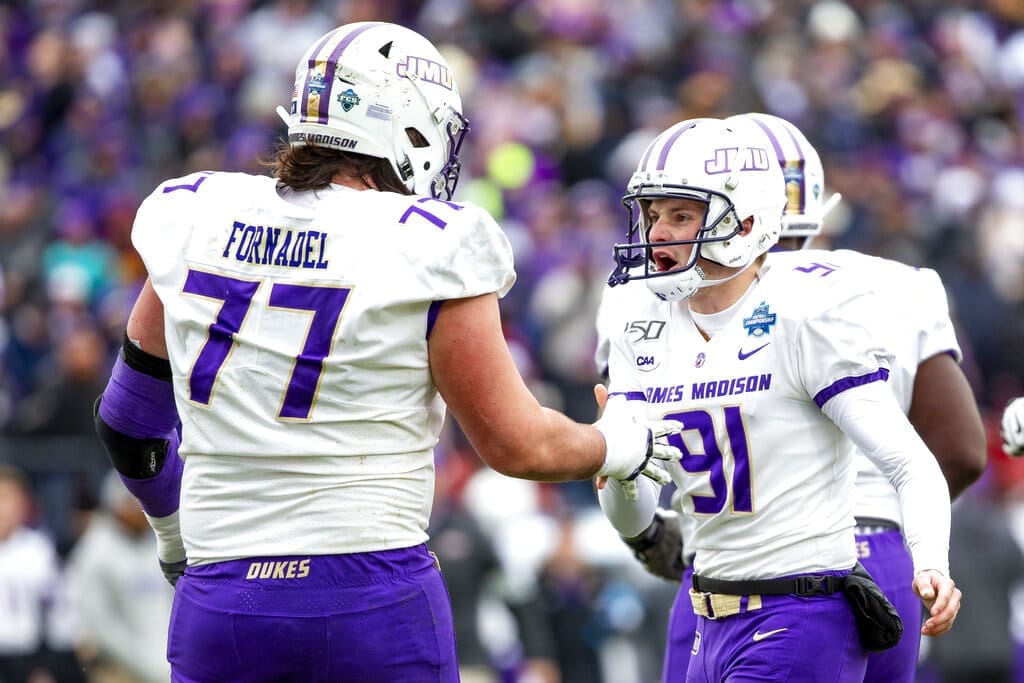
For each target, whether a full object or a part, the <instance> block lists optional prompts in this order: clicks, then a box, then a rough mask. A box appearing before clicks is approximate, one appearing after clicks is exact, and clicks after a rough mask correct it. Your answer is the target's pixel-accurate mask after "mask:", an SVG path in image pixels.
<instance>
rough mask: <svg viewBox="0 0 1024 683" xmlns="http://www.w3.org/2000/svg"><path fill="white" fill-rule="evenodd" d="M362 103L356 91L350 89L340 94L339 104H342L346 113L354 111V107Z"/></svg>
mask: <svg viewBox="0 0 1024 683" xmlns="http://www.w3.org/2000/svg"><path fill="white" fill-rule="evenodd" d="M361 101H362V99H361V98H360V97H359V95H357V94H356V91H355V90H353V89H352V88H349V89H348V90H346V91H345V92H340V93H338V102H339V103H340V104H341V108H342V109H344V110H345V111H352V107H354V106H356V105H357V104H359V103H360V102H361Z"/></svg>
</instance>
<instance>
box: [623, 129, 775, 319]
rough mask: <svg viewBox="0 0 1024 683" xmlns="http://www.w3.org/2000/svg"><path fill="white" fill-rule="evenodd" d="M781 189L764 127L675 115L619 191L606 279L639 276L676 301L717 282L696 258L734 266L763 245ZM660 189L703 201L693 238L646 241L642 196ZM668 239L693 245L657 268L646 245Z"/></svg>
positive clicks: (661, 193) (768, 241)
mask: <svg viewBox="0 0 1024 683" xmlns="http://www.w3.org/2000/svg"><path fill="white" fill-rule="evenodd" d="M783 189H784V186H783V178H782V171H781V169H780V168H779V165H778V164H777V163H775V161H774V156H773V152H772V150H771V149H770V147H769V146H768V144H767V142H766V140H765V138H764V136H763V135H753V134H751V132H750V130H749V128H747V127H737V126H733V125H730V124H729V123H727V122H725V121H722V120H720V119H711V118H705V119H690V120H687V121H682V122H680V123H677V124H676V125H674V126H672V127H671V128H669V129H667V130H666V131H664V132H663V133H661V135H659V136H658V137H657V138H655V140H654V142H652V143H651V144H650V145H649V146H648V147H647V150H646V151H645V152H644V155H643V157H642V158H641V159H640V163H639V165H638V166H637V169H636V172H635V173H634V174H633V177H632V178H631V179H630V181H629V185H628V186H627V194H626V196H625V197H623V198H622V203H623V204H624V205H625V206H626V207H627V208H628V209H629V221H630V228H629V233H628V240H627V242H626V243H625V244H616V245H615V246H614V247H613V249H614V252H615V262H616V268H615V270H614V271H613V272H612V274H611V276H610V277H609V278H608V284H609V285H611V286H615V285H618V284H623V283H625V282H628V281H629V280H632V279H645V280H647V286H648V288H649V289H650V290H651V291H652V292H654V294H656V295H657V296H658V297H660V298H661V299H664V300H667V301H678V300H681V299H686V298H689V297H691V296H693V295H694V294H695V293H696V292H697V290H698V289H700V288H702V287H708V286H713V285H716V284H719V283H721V282H724V280H721V279H720V280H708V279H707V278H706V276H705V274H704V271H703V270H702V269H701V268H700V265H699V262H698V261H699V259H701V258H703V259H707V260H709V261H713V262H715V263H718V264H721V265H723V266H728V267H730V268H738V269H740V270H739V271H737V273H738V272H741V271H742V269H743V268H746V267H747V266H749V265H750V264H751V263H753V261H754V259H756V258H757V257H758V256H759V255H761V254H762V253H764V252H766V251H768V249H770V248H771V247H772V245H774V244H775V243H776V242H777V241H778V239H779V230H780V218H781V216H782V209H783V206H784V204H785V199H786V197H785V194H784V192H783ZM661 197H670V198H680V199H693V200H696V201H700V202H703V203H704V204H705V206H706V208H705V210H704V221H703V227H702V228H701V230H700V232H699V233H698V234H697V236H696V237H695V238H694V239H692V240H680V241H676V242H663V243H659V244H653V243H651V242H650V241H649V233H650V229H651V225H650V221H649V219H648V216H647V211H646V204H647V203H648V202H649V201H650V200H651V199H656V198H661ZM634 211H635V213H634ZM750 217H752V218H753V227H752V229H751V230H750V232H748V233H747V234H741V231H742V229H743V227H742V223H743V221H744V220H745V219H747V218H750ZM675 244H692V245H694V247H693V249H692V250H691V252H690V257H689V260H688V261H687V263H683V264H676V266H675V267H673V268H672V269H671V270H667V271H659V270H658V269H657V266H656V265H655V264H654V262H653V261H652V260H651V253H652V249H653V248H655V247H659V246H666V245H675ZM732 277H735V275H733V276H732Z"/></svg>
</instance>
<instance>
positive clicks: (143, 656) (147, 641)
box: [68, 471, 174, 683]
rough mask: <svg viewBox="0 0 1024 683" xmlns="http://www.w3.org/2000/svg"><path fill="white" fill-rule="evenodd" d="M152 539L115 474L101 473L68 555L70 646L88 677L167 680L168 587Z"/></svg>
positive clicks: (101, 682)
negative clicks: (76, 627)
mask: <svg viewBox="0 0 1024 683" xmlns="http://www.w3.org/2000/svg"><path fill="white" fill-rule="evenodd" d="M155 556H156V538H155V537H154V536H153V531H152V530H151V529H150V528H149V524H148V523H147V522H146V516H145V514H144V513H143V511H142V507H141V506H140V505H139V503H138V501H137V500H135V498H134V497H133V496H132V495H131V494H130V493H128V490H127V489H125V487H124V485H123V484H122V483H121V480H120V479H119V478H118V477H117V474H116V473H115V472H113V471H111V472H109V473H108V474H107V476H106V477H105V478H104V480H103V487H102V489H101V494H100V509H99V510H98V511H97V512H96V513H95V515H94V516H93V517H92V520H91V521H90V523H89V525H88V527H87V528H86V530H85V533H83V534H82V537H81V538H80V539H79V541H78V543H77V544H76V545H75V548H74V550H73V551H72V553H71V555H70V557H69V559H68V581H69V584H70V588H71V594H72V596H73V599H74V603H75V606H76V608H77V616H78V620H79V623H80V629H81V630H80V633H79V637H78V643H77V649H78V652H79V655H80V657H81V658H82V663H83V665H84V666H85V667H86V670H87V671H88V673H89V680H90V682H91V683H118V682H122V681H137V682H138V683H160V682H166V681H167V680H168V679H169V678H170V675H171V668H170V665H169V664H168V663H167V654H166V651H167V622H168V620H169V618H170V614H171V602H172V600H173V597H174V591H173V589H172V588H171V587H170V586H169V585H167V582H166V581H165V580H164V577H163V574H162V573H161V572H160V568H159V567H158V566H157V563H156V562H154V561H153V558H154V557H155Z"/></svg>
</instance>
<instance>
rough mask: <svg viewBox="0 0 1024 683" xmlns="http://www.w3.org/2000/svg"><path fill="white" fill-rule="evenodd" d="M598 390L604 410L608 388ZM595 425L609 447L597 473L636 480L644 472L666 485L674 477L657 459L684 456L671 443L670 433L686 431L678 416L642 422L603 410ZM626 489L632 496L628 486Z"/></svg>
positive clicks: (595, 389)
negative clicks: (612, 415) (612, 414)
mask: <svg viewBox="0 0 1024 683" xmlns="http://www.w3.org/2000/svg"><path fill="white" fill-rule="evenodd" d="M594 394H595V397H596V398H597V402H598V408H599V410H601V411H602V413H603V408H604V402H606V401H607V395H608V394H607V389H605V388H604V386H603V385H600V384H599V385H597V386H596V387H594ZM594 427H596V428H597V430H598V431H600V432H601V434H602V435H603V436H604V439H605V444H606V447H607V454H606V455H605V461H604V465H602V467H601V469H600V470H598V471H597V474H596V476H597V477H599V478H600V477H612V478H614V479H618V480H619V481H622V482H632V481H634V480H635V479H636V478H637V477H638V476H640V475H641V474H643V475H644V476H647V477H649V478H651V479H653V480H654V481H655V482H657V483H658V484H659V485H662V486H664V485H665V484H667V483H669V482H670V481H671V477H669V474H668V472H666V471H665V469H664V468H662V467H661V466H659V465H658V464H657V461H658V460H663V461H664V460H678V459H679V458H680V457H682V453H680V451H679V449H678V448H676V447H675V446H672V445H670V444H669V443H668V436H669V435H671V434H678V433H679V432H680V431H682V428H683V425H682V423H680V422H678V421H677V420H651V421H648V422H640V421H636V420H633V419H627V418H621V417H620V418H609V417H608V416H607V415H603V414H602V415H601V417H600V418H599V419H598V420H597V422H595V423H594ZM652 461H653V462H652ZM633 488H634V489H635V487H633ZM626 493H627V497H629V491H628V489H627V490H626ZM634 493H635V490H634Z"/></svg>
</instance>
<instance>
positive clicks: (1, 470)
mask: <svg viewBox="0 0 1024 683" xmlns="http://www.w3.org/2000/svg"><path fill="white" fill-rule="evenodd" d="M31 511H32V497H31V492H30V490H29V485H28V480H27V479H26V478H25V475H24V474H23V473H22V472H21V471H20V470H18V469H15V468H14V467H12V466H10V465H6V464H0V596H3V609H2V612H0V681H3V683H28V681H29V680H30V679H32V677H33V676H36V675H43V674H44V673H45V668H44V664H43V654H44V653H43V650H44V641H43V636H44V633H45V631H46V622H47V619H48V616H49V612H50V609H51V605H52V601H53V597H54V594H55V592H56V589H57V585H58V581H59V578H60V573H59V568H58V564H57V553H56V551H55V549H54V546H53V542H52V541H50V539H49V538H48V537H47V536H45V535H44V534H43V533H42V532H40V531H37V530H36V529H33V528H31V527H30V526H29V520H30V516H31Z"/></svg>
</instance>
